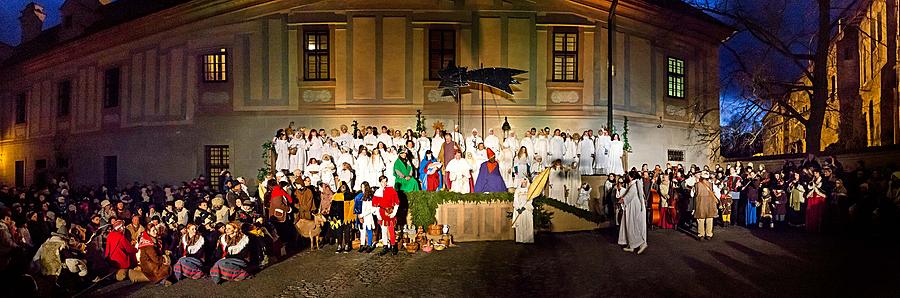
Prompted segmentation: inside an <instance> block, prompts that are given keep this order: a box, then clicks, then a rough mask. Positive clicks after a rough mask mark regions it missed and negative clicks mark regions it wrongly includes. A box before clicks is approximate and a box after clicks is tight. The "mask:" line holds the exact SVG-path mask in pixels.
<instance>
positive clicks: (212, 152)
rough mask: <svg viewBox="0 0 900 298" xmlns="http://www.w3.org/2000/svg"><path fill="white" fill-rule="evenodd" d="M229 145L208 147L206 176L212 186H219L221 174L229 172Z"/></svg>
mask: <svg viewBox="0 0 900 298" xmlns="http://www.w3.org/2000/svg"><path fill="white" fill-rule="evenodd" d="M228 160H229V154H228V145H211V146H206V175H207V176H208V177H209V181H210V183H211V184H210V185H219V174H220V173H222V171H224V170H228V165H229V164H228Z"/></svg>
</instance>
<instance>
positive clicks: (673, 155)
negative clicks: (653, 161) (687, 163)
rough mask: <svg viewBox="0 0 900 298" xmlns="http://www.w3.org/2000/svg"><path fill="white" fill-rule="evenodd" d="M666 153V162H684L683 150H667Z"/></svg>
mask: <svg viewBox="0 0 900 298" xmlns="http://www.w3.org/2000/svg"><path fill="white" fill-rule="evenodd" d="M667 153H668V154H667V156H668V158H667V160H668V161H684V150H673V149H669V150H668V152H667Z"/></svg>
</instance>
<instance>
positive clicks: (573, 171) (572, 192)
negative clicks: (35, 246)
mask: <svg viewBox="0 0 900 298" xmlns="http://www.w3.org/2000/svg"><path fill="white" fill-rule="evenodd" d="M579 187H581V172H580V171H578V169H577V168H566V204H569V205H571V206H576V205H578V194H579V192H578V188H579Z"/></svg>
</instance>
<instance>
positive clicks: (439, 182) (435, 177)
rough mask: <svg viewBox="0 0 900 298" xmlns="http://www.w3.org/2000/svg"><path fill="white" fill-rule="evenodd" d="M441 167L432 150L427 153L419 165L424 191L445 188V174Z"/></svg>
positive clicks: (420, 179)
mask: <svg viewBox="0 0 900 298" xmlns="http://www.w3.org/2000/svg"><path fill="white" fill-rule="evenodd" d="M441 166H442V165H441V163H440V162H438V161H437V158H435V157H434V154H433V153H432V152H431V150H428V151H425V157H423V158H422V162H420V163H419V181H420V183H422V190H424V191H436V190H439V189H441V188H442V187H443V186H444V174H443V173H442V171H441Z"/></svg>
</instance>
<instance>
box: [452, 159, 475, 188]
mask: <svg viewBox="0 0 900 298" xmlns="http://www.w3.org/2000/svg"><path fill="white" fill-rule="evenodd" d="M471 171H472V166H470V165H469V162H468V161H466V160H465V159H462V158H456V159H453V160H451V161H450V163H448V164H447V172H448V173H449V175H450V191H452V192H458V193H470V192H472V189H471V185H470V184H469V179H470V178H472V173H471Z"/></svg>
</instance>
